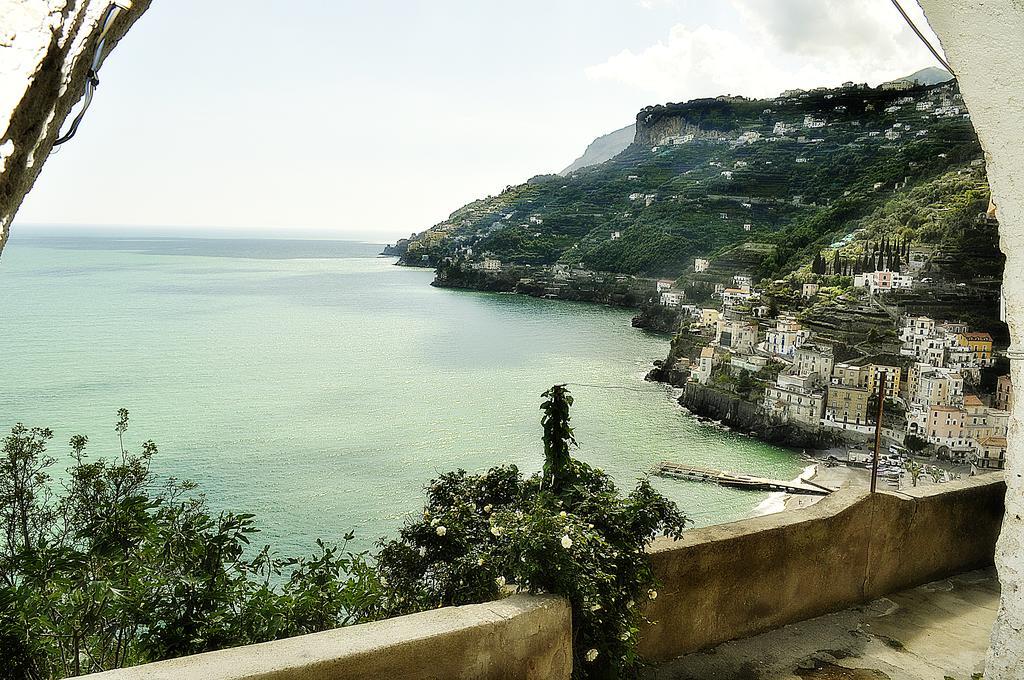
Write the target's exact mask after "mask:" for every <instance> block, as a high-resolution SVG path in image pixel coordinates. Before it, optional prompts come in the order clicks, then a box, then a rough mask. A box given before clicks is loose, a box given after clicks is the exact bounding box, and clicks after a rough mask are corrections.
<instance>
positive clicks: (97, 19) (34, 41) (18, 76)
mask: <svg viewBox="0 0 1024 680" xmlns="http://www.w3.org/2000/svg"><path fill="white" fill-rule="evenodd" d="M149 4H150V0H134V2H133V3H132V6H131V9H129V10H127V11H122V12H120V13H119V14H118V15H117V17H116V19H115V20H114V21H113V22H112V23H111V24H110V28H109V31H108V32H107V34H106V39H105V42H104V48H103V54H102V55H101V62H102V59H103V58H105V57H106V55H107V54H109V53H110V50H112V49H113V48H114V46H115V45H116V44H117V42H118V41H119V40H120V39H121V37H122V36H123V35H124V34H125V32H127V31H128V29H129V28H131V26H132V24H134V23H135V21H136V20H137V19H138V18H139V17H140V16H142V13H143V12H145V11H146V9H148V8H149ZM110 6H111V4H110V2H109V1H108V0H46V1H44V0H0V17H3V26H2V27H0V252H2V251H3V247H4V244H5V243H6V242H7V237H8V231H9V229H10V225H11V222H12V221H13V219H14V215H15V213H17V211H18V208H19V207H20V206H21V202H22V201H23V200H24V198H25V196H26V195H27V194H28V192H29V190H30V189H31V188H32V185H33V184H34V183H35V181H36V177H38V176H39V172H40V171H41V170H42V167H43V163H44V162H45V161H46V158H47V156H49V154H50V150H51V149H52V148H53V142H54V140H55V139H57V138H58V136H59V135H60V130H61V126H62V125H63V124H64V121H65V120H66V119H67V118H68V117H69V114H70V113H71V110H72V107H73V106H74V105H75V104H76V103H77V102H78V101H79V99H81V98H82V96H83V94H84V92H85V83H86V77H87V74H88V72H89V70H90V67H91V66H92V60H93V55H94V54H95V51H96V47H97V44H98V43H99V41H100V32H101V30H102V23H103V19H104V17H105V16H106V14H107V10H108V9H109V7H110ZM69 143H72V144H73V143H74V142H73V141H72V142H69Z"/></svg>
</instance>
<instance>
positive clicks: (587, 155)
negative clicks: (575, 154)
mask: <svg viewBox="0 0 1024 680" xmlns="http://www.w3.org/2000/svg"><path fill="white" fill-rule="evenodd" d="M635 136H636V125H627V126H626V127H624V128H621V129H619V130H616V131H615V132H609V133H608V134H606V135H601V136H600V137H598V138H597V139H595V140H594V141H592V142H591V143H590V145H589V146H588V147H587V148H586V150H585V151H584V152H583V155H582V156H580V157H579V158H577V159H576V160H574V161H573V162H572V163H570V164H569V167H567V168H566V169H565V170H562V171H561V172H560V173H558V174H559V175H562V176H565V175H569V174H571V173H573V172H574V171H576V170H579V169H581V168H589V167H590V166H591V165H598V164H599V163H604V162H605V161H608V160H611V159H612V158H615V157H616V156H618V155H619V154H620V153H622V152H623V151H625V150H626V147H628V146H629V145H630V144H632V143H633V138H634V137H635Z"/></svg>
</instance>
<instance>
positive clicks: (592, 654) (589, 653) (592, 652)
mask: <svg viewBox="0 0 1024 680" xmlns="http://www.w3.org/2000/svg"><path fill="white" fill-rule="evenodd" d="M583 658H584V659H586V660H587V661H588V662H591V661H593V660H594V659H596V658H597V650H596V649H588V650H587V654H586V656H584V657H583Z"/></svg>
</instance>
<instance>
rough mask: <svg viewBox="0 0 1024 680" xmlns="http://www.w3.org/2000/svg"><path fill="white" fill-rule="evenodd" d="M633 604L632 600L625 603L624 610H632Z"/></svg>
mask: <svg viewBox="0 0 1024 680" xmlns="http://www.w3.org/2000/svg"><path fill="white" fill-rule="evenodd" d="M633 604H634V602H633V600H630V601H629V602H627V603H626V609H632V608H633Z"/></svg>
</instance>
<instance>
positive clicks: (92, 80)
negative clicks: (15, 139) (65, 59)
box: [51, 4, 124, 153]
mask: <svg viewBox="0 0 1024 680" xmlns="http://www.w3.org/2000/svg"><path fill="white" fill-rule="evenodd" d="M122 11H124V8H123V7H120V6H118V5H114V4H112V5H110V7H108V8H107V12H106V14H104V15H103V28H102V29H101V30H100V39H99V42H98V43H97V44H96V51H95V52H94V53H93V56H92V63H91V64H90V65H89V70H88V72H87V73H86V75H85V97H84V103H83V104H82V108H81V110H80V111H79V112H78V115H76V116H75V118H74V120H72V121H71V127H70V128H68V131H67V132H65V133H64V134H63V135H61V136H60V137H58V138H57V140H56V141H54V143H53V146H54V147H57V146H60V145H61V144H63V143H64V142H66V141H68V140H69V139H71V138H72V137H74V136H75V133H76V132H78V126H79V125H80V124H81V123H82V119H83V118H84V117H85V112H86V111H88V110H89V105H90V104H92V97H93V93H95V92H96V88H97V87H99V84H100V79H99V76H98V75H96V72H97V71H98V70H99V68H100V60H101V59H102V58H103V48H104V46H105V45H106V43H107V33H108V32H109V31H110V25H111V24H113V23H114V20H115V19H117V17H118V15H119V14H120V13H121V12H122ZM51 153H52V150H51Z"/></svg>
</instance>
